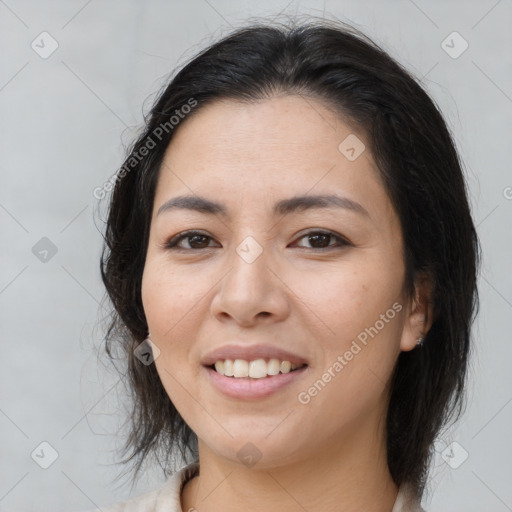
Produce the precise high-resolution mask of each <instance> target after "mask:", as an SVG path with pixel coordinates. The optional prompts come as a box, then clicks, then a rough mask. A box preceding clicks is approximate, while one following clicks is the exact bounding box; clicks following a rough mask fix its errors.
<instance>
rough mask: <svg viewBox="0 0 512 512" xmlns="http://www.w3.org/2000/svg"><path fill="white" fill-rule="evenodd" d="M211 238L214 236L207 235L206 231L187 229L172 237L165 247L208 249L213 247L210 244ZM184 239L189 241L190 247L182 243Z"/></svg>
mask: <svg viewBox="0 0 512 512" xmlns="http://www.w3.org/2000/svg"><path fill="white" fill-rule="evenodd" d="M210 240H213V239H212V237H210V236H208V235H205V234H204V233H201V232H198V231H186V232H185V233H180V234H178V235H176V236H174V237H173V238H171V239H170V240H169V241H168V242H167V243H166V244H165V248H166V249H178V250H180V249H182V250H200V249H207V248H208V247H211V246H210V245H209V242H210ZM182 241H187V245H188V247H186V246H183V244H181V242H182Z"/></svg>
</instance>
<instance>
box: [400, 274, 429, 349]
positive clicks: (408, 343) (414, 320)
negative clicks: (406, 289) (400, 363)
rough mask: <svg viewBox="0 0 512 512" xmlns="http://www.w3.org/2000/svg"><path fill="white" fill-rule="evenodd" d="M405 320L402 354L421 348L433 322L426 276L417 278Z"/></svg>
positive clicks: (401, 345)
mask: <svg viewBox="0 0 512 512" xmlns="http://www.w3.org/2000/svg"><path fill="white" fill-rule="evenodd" d="M406 314H408V317H407V318H406V319H405V323H404V328H403V331H402V338H401V340H400V349H401V350H402V351H404V352H407V351H409V350H413V349H414V348H416V347H420V346H423V344H424V340H425V337H426V335H427V333H428V331H429V330H430V328H431V327H432V322H433V314H434V308H433V285H432V279H431V278H430V277H429V276H427V275H422V276H420V277H418V278H417V280H416V284H415V296H414V297H413V298H411V301H410V305H409V308H408V311H407V313H406Z"/></svg>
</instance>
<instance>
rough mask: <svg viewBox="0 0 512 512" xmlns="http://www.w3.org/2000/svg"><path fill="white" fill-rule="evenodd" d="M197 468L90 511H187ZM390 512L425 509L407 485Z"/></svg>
mask: <svg viewBox="0 0 512 512" xmlns="http://www.w3.org/2000/svg"><path fill="white" fill-rule="evenodd" d="M198 470H199V464H198V463H197V462H193V463H191V464H189V465H188V466H185V467H183V468H181V469H180V470H179V471H178V472H176V473H174V474H173V475H172V476H171V477H170V478H169V480H167V482H166V483H165V484H164V485H163V486H162V487H160V488H159V489H156V490H155V491H151V492H148V493H146V494H143V495H141V496H139V497H137V498H133V499H131V500H126V501H122V502H119V503H116V504H114V505H110V506H108V507H102V508H101V509H95V510H94V511H90V512H187V511H183V510H182V508H181V491H182V489H183V486H184V485H185V483H186V482H187V481H188V480H190V479H192V478H193V477H194V476H196V475H197V473H198ZM391 512H425V511H424V510H423V509H422V508H421V506H420V505H419V503H418V502H417V501H415V500H414V499H412V498H411V494H410V493H409V489H408V488H407V487H400V489H399V491H398V496H397V498H396V501H395V505H394V506H393V510H392V511H391Z"/></svg>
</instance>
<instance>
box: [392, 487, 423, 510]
mask: <svg viewBox="0 0 512 512" xmlns="http://www.w3.org/2000/svg"><path fill="white" fill-rule="evenodd" d="M391 512H425V510H424V509H423V508H421V503H420V502H419V501H418V500H417V499H416V497H415V496H414V492H413V489H412V487H410V485H408V484H404V485H402V486H401V487H400V488H399V489H398V496H397V497H396V501H395V505H394V506H393V510H392V511H391Z"/></svg>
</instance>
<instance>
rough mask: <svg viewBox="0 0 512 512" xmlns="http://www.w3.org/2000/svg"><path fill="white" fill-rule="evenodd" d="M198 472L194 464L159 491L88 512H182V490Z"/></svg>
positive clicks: (169, 480) (184, 468) (197, 465)
mask: <svg viewBox="0 0 512 512" xmlns="http://www.w3.org/2000/svg"><path fill="white" fill-rule="evenodd" d="M198 470H199V464H198V463H197V462H192V463H191V464H189V465H187V466H185V467H183V468H181V469H180V470H179V471H177V472H176V473H174V474H173V475H172V476H171V477H170V478H169V479H168V480H167V482H165V484H164V485H162V486H161V487H160V488H159V489H155V490H154V491H151V492H147V493H145V494H142V495H140V496H137V497H136V498H132V499H129V500H125V501H121V502H119V503H114V504H113V505H109V506H106V507H103V506H102V507H101V508H96V509H94V510H89V511H88V512H182V509H181V489H182V487H183V485H184V484H185V482H187V481H188V480H190V479H191V478H193V477H194V476H195V475H196V474H197V471H198Z"/></svg>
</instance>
